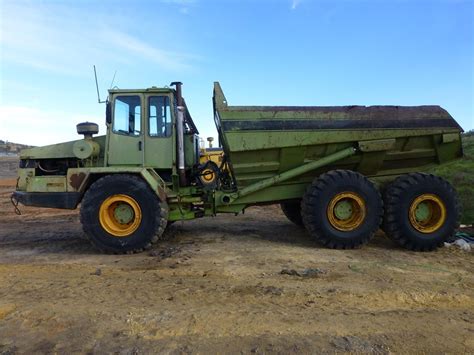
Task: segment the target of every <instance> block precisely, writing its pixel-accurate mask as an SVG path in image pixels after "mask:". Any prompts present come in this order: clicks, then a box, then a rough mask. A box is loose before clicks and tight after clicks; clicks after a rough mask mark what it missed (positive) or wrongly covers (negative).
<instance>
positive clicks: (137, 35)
mask: <svg viewBox="0 0 474 355" xmlns="http://www.w3.org/2000/svg"><path fill="white" fill-rule="evenodd" d="M0 4H1V5H0V8H1V22H0V29H1V36H0V41H1V52H0V57H1V68H0V75H1V88H0V139H4V140H5V139H7V140H10V141H14V142H20V143H28V144H36V145H43V144H49V143H55V142H60V141H64V140H71V139H77V138H79V136H78V135H77V134H76V132H75V125H76V124H77V123H79V122H82V121H86V120H89V121H94V122H97V123H100V124H101V133H105V128H104V127H105V126H104V124H103V122H104V110H105V107H104V106H103V105H99V104H97V97H96V92H95V83H94V77H93V70H92V65H93V64H95V65H96V66H97V68H98V74H99V84H100V88H101V95H102V97H103V98H105V96H106V90H107V89H108V87H109V86H110V82H111V79H112V77H113V75H114V72H115V71H117V75H116V78H115V83H114V85H117V86H118V87H120V88H142V87H149V86H152V85H156V86H164V85H168V84H169V83H170V82H171V81H177V80H180V81H183V82H184V87H183V91H184V95H185V97H186V101H187V103H188V106H189V108H190V111H191V113H192V115H193V117H194V119H195V121H196V123H197V126H198V128H199V129H200V131H201V135H202V136H203V137H206V136H209V135H215V133H214V123H213V119H212V104H211V96H212V83H213V81H220V82H221V85H222V87H223V89H224V92H225V94H226V96H227V99H228V101H229V102H230V104H236V105H238V104H240V105H251V104H253V105H323V106H326V105H348V104H350V105H352V104H359V105H374V104H389V105H392V104H394V105H422V104H438V105H441V106H443V107H444V108H446V109H447V110H448V111H449V112H450V113H451V114H452V115H453V116H454V117H455V118H456V119H457V120H458V122H459V123H460V124H461V125H462V126H463V128H464V129H465V130H469V129H473V128H474V78H473V75H474V58H473V52H474V38H473V37H474V27H473V17H474V1H462V0H443V1H441V0H431V1H428V0H423V1H422V0H412V1H388V0H387V1H382V0H371V1H369V0H367V1H357V0H352V1H350V0H344V1H342V0H332V1H322V0H321V1H318V0H313V1H311V0H273V1H272V0H262V1H257V0H254V1H250V0H243V1H237V0H235V1H231V0H221V1H205V0H161V1H160V0H156V1H61V0H55V1H40V0H36V1H9V0H0Z"/></svg>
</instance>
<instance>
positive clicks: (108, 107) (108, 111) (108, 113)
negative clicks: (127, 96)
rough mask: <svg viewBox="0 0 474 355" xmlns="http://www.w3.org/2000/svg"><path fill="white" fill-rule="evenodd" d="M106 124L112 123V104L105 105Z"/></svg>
mask: <svg viewBox="0 0 474 355" xmlns="http://www.w3.org/2000/svg"><path fill="white" fill-rule="evenodd" d="M105 122H106V123H107V124H108V125H109V124H111V123H112V108H111V103H110V102H107V104H106V105H105Z"/></svg>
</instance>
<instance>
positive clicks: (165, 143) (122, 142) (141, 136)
mask: <svg viewBox="0 0 474 355" xmlns="http://www.w3.org/2000/svg"><path fill="white" fill-rule="evenodd" d="M175 85H176V86H177V87H178V88H179V89H177V90H175V89H172V88H157V87H151V88H148V89H146V90H119V89H116V90H109V99H108V102H107V114H106V121H107V138H106V155H105V161H104V164H105V166H124V165H126V166H143V167H151V168H153V169H155V170H156V171H157V173H159V174H160V176H162V177H164V178H165V179H166V180H167V181H169V182H171V181H172V176H173V174H175V176H177V175H178V171H177V165H178V164H177V163H178V156H177V154H178V151H179V147H178V146H177V144H178V139H177V137H176V133H177V132H176V131H177V127H176V120H177V119H178V111H179V110H178V108H180V109H181V110H182V113H183V132H182V134H183V142H182V144H183V147H182V148H183V150H184V153H185V154H184V157H185V158H184V161H183V163H184V170H185V172H184V173H185V174H187V175H188V176H189V175H190V172H191V169H192V168H193V166H195V165H196V164H198V163H199V155H200V153H199V152H200V151H199V137H198V134H199V132H198V130H197V128H196V126H195V124H194V122H193V120H192V117H191V115H190V113H189V110H188V109H187V107H186V103H185V102H184V99H182V98H181V97H178V96H177V95H178V94H179V95H180V92H181V88H180V86H181V83H175ZM179 101H182V102H181V105H179V104H178V103H179ZM185 181H189V179H185Z"/></svg>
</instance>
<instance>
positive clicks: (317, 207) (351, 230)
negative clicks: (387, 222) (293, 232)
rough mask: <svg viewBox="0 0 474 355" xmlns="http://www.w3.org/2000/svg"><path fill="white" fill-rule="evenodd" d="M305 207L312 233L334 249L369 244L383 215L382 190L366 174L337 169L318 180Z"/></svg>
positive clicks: (304, 212)
mask: <svg viewBox="0 0 474 355" xmlns="http://www.w3.org/2000/svg"><path fill="white" fill-rule="evenodd" d="M301 206H302V208H301V215H302V217H303V223H304V225H305V227H306V229H307V230H308V232H309V234H310V235H311V236H312V237H313V238H315V239H316V240H317V241H319V242H320V243H321V244H323V245H324V246H327V247H329V248H333V249H352V248H356V247H359V246H361V245H363V244H366V243H367V242H368V241H369V240H370V239H371V238H372V237H373V235H374V233H375V232H376V231H377V230H378V228H379V225H380V223H381V221H382V215H383V202H382V198H381V196H380V193H379V192H378V190H377V189H376V188H375V186H374V185H373V184H372V182H370V181H369V180H368V179H367V178H366V177H364V176H363V175H361V174H359V173H357V172H354V171H350V170H333V171H330V172H328V173H325V174H323V175H321V176H320V177H319V178H317V179H315V180H314V181H313V183H312V184H311V185H310V186H309V187H308V189H307V191H306V193H305V195H304V197H303V201H302V205H301Z"/></svg>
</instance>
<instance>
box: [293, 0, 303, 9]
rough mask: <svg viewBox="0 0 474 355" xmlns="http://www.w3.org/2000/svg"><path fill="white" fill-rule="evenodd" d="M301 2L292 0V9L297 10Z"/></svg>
mask: <svg viewBox="0 0 474 355" xmlns="http://www.w3.org/2000/svg"><path fill="white" fill-rule="evenodd" d="M300 3H301V0H292V1H291V9H292V10H295V9H296V8H297V7H298V5H299V4H300Z"/></svg>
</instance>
